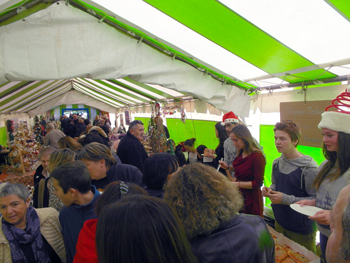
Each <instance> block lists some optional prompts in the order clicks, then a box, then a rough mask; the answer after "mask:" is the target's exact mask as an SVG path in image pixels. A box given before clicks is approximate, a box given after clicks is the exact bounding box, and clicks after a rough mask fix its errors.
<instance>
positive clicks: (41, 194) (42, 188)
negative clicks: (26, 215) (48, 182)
mask: <svg viewBox="0 0 350 263" xmlns="http://www.w3.org/2000/svg"><path fill="white" fill-rule="evenodd" d="M44 192H45V179H41V180H40V182H39V189H38V208H43V207H44Z"/></svg>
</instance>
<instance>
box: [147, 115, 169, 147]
mask: <svg viewBox="0 0 350 263" xmlns="http://www.w3.org/2000/svg"><path fill="white" fill-rule="evenodd" d="M151 126H152V129H151V130H150V131H151V134H150V135H151V136H150V146H151V147H152V151H153V152H154V153H166V152H167V150H168V148H167V145H166V142H167V138H166V135H165V131H164V126H163V121H162V118H161V117H160V116H159V115H158V116H157V117H155V118H153V117H152V118H151Z"/></svg>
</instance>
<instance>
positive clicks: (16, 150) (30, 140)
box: [6, 120, 41, 175]
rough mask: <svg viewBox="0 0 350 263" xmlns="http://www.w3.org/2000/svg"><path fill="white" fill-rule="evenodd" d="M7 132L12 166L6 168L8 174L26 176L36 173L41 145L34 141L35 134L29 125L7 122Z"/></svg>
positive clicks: (24, 122) (23, 122)
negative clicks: (29, 173)
mask: <svg viewBox="0 0 350 263" xmlns="http://www.w3.org/2000/svg"><path fill="white" fill-rule="evenodd" d="M7 132H8V135H9V136H8V139H9V141H8V145H9V150H10V152H9V154H8V156H9V157H10V163H9V165H10V166H9V167H6V173H14V174H15V175H24V174H26V173H28V172H31V171H34V170H35V169H36V166H37V165H35V163H36V162H37V159H38V158H37V156H38V154H39V153H40V148H41V144H40V143H38V142H37V141H36V140H35V139H34V137H35V134H34V133H32V132H31V129H30V127H29V125H28V123H27V122H26V121H21V122H16V121H14V120H7ZM12 138H13V139H12ZM11 139H12V140H11Z"/></svg>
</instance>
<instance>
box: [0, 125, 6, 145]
mask: <svg viewBox="0 0 350 263" xmlns="http://www.w3.org/2000/svg"><path fill="white" fill-rule="evenodd" d="M0 145H3V146H7V136H6V127H1V128H0Z"/></svg>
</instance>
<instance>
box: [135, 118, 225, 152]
mask: <svg viewBox="0 0 350 263" xmlns="http://www.w3.org/2000/svg"><path fill="white" fill-rule="evenodd" d="M135 119H136V120H140V121H142V122H143V123H144V126H145V131H147V130H148V123H149V122H150V119H149V118H137V117H136V118H135ZM166 123H167V124H166V126H167V128H168V130H169V134H170V139H173V140H174V141H175V143H178V142H182V141H185V140H187V139H191V138H196V142H195V145H196V146H198V145H201V144H204V145H205V146H207V147H208V148H210V149H215V148H216V147H217V146H218V144H219V140H218V139H217V138H216V136H215V128H214V127H215V123H216V122H215V121H203V120H189V119H187V120H186V124H184V123H183V122H182V121H181V120H180V119H167V120H166Z"/></svg>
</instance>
